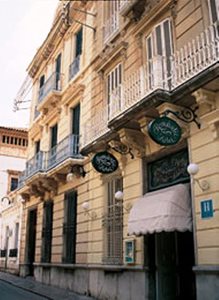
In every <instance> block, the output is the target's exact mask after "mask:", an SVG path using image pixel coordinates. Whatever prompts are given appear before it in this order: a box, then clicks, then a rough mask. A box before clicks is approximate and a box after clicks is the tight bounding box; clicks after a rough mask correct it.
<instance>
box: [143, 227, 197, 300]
mask: <svg viewBox="0 0 219 300" xmlns="http://www.w3.org/2000/svg"><path fill="white" fill-rule="evenodd" d="M145 242H146V243H145V247H146V253H148V265H149V269H150V274H149V278H150V279H149V289H150V291H149V292H150V299H152V300H185V299H186V300H187V299H188V300H195V276H194V274H193V271H192V267H193V265H194V248H193V235H192V233H191V232H161V233H155V234H153V235H149V236H148V238H146V239H145Z"/></svg>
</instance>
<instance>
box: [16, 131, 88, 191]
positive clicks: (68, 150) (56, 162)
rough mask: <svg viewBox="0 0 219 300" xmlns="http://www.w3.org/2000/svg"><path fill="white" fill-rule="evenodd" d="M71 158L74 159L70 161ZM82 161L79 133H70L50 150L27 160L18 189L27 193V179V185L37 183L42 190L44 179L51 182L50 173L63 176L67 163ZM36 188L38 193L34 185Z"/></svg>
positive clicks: (44, 183) (44, 184)
mask: <svg viewBox="0 0 219 300" xmlns="http://www.w3.org/2000/svg"><path fill="white" fill-rule="evenodd" d="M69 159H70V162H69ZM72 159H73V160H74V161H72ZM82 163H83V156H82V155H81V154H80V153H79V135H74V134H71V135H69V136H67V137H66V138H65V139H63V140H62V141H61V142H59V143H58V144H57V145H56V146H55V147H53V148H52V149H51V150H50V151H48V152H42V151H40V152H38V153H37V154H36V155H35V156H34V157H33V158H31V159H30V160H28V161H27V163H26V169H25V170H24V172H23V173H22V174H21V175H20V176H19V180H18V189H24V190H25V193H27V191H26V190H27V187H26V186H25V183H26V181H28V185H29V186H30V185H32V184H33V185H35V186H37V185H38V186H40V188H41V190H42V186H46V181H50V182H51V180H50V179H49V176H50V175H51V173H53V175H54V174H55V173H59V175H60V176H59V178H64V177H66V176H65V173H67V171H68V170H67V169H68V165H74V164H82ZM35 175H38V176H35ZM42 176H44V177H42ZM42 180H43V182H42ZM47 186H48V185H47ZM36 190H37V192H35V194H37V193H38V190H39V188H37V189H36V187H35V191H36ZM33 193H34V191H33ZM38 194H39V193H38Z"/></svg>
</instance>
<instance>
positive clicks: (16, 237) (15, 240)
mask: <svg viewBox="0 0 219 300" xmlns="http://www.w3.org/2000/svg"><path fill="white" fill-rule="evenodd" d="M18 237H19V223H16V224H15V236H14V249H18Z"/></svg>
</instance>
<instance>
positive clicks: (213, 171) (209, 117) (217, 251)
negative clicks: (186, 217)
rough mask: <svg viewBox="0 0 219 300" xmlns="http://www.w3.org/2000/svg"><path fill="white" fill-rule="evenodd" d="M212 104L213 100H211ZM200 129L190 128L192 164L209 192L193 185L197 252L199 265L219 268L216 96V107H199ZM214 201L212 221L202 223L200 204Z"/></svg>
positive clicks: (217, 100) (218, 103) (217, 103)
mask: <svg viewBox="0 0 219 300" xmlns="http://www.w3.org/2000/svg"><path fill="white" fill-rule="evenodd" d="M209 101H211V102H212V100H210V99H209ZM200 111H201V112H202V113H201V115H200V120H201V129H197V128H196V126H192V128H191V137H190V139H189V142H190V155H191V161H192V162H194V163H197V164H198V165H199V172H198V174H197V175H196V176H195V178H196V179H199V180H200V182H202V181H203V180H207V181H208V183H209V185H210V188H209V189H208V190H206V191H202V190H201V189H200V187H199V186H198V184H197V182H194V203H195V216H196V226H197V248H198V249H197V251H198V253H197V254H198V263H199V264H209V265H211V264H219V238H218V228H219V221H218V220H219V186H218V182H219V168H218V166H219V138H218V137H219V136H218V122H219V97H218V95H216V94H215V107H214V108H212V107H210V106H209V105H208V104H206V102H205V101H204V102H203V104H200ZM208 199H212V200H213V208H214V215H213V218H209V219H202V218H201V207H200V202H201V201H202V200H208Z"/></svg>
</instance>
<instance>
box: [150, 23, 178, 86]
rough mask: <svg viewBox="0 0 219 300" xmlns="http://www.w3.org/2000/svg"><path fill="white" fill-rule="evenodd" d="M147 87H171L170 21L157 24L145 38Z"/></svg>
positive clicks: (171, 44)
mask: <svg viewBox="0 0 219 300" xmlns="http://www.w3.org/2000/svg"><path fill="white" fill-rule="evenodd" d="M146 52H147V56H146V58H147V71H148V88H149V89H154V88H157V87H160V88H171V79H170V77H171V69H172V66H171V55H172V53H173V43H172V32H171V22H170V20H169V19H167V20H164V21H163V22H161V23H160V24H158V25H157V26H156V27H155V28H154V30H153V31H152V33H151V34H150V35H149V36H148V37H147V38H146Z"/></svg>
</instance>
